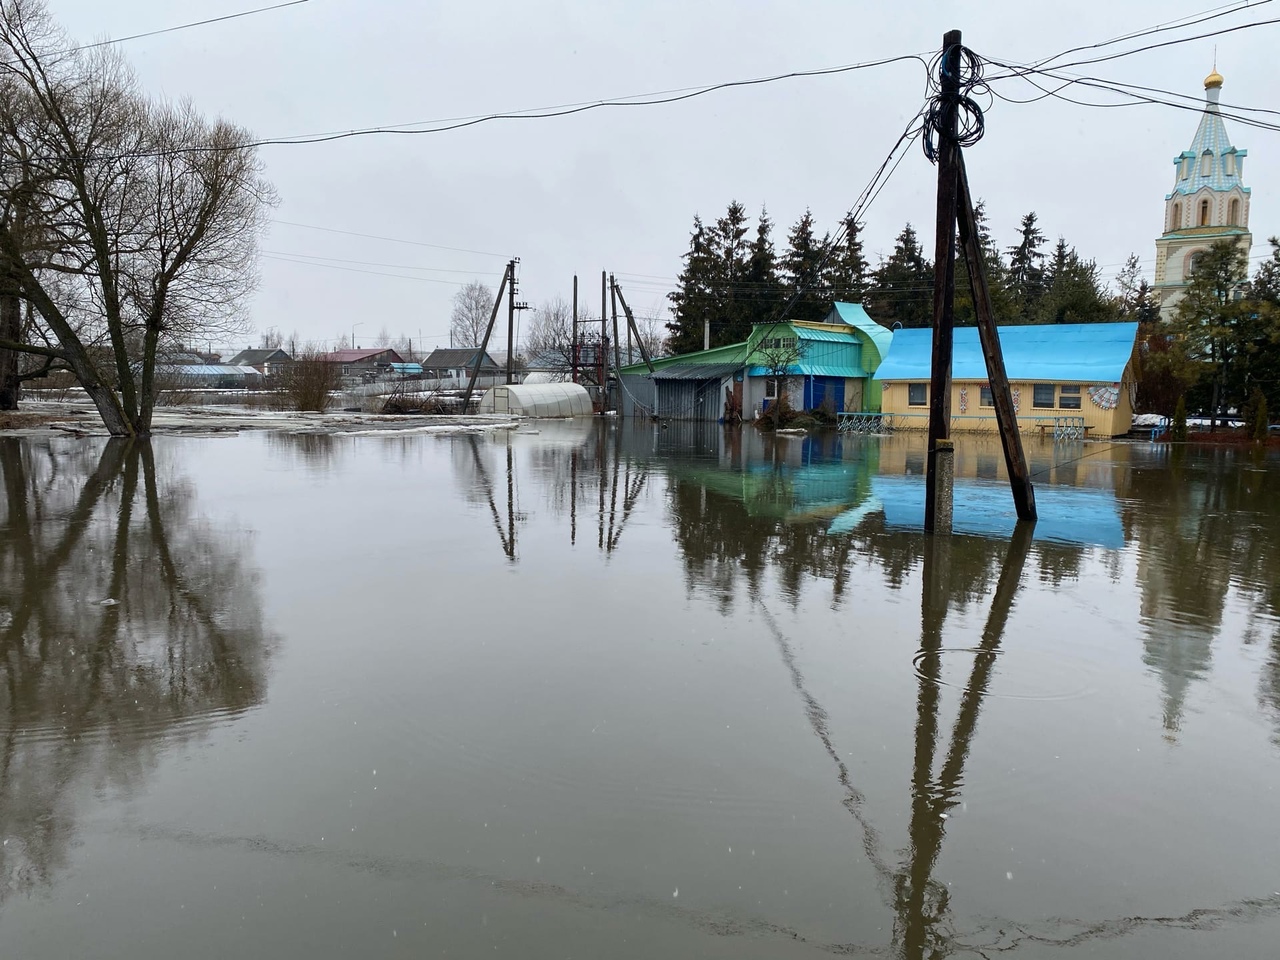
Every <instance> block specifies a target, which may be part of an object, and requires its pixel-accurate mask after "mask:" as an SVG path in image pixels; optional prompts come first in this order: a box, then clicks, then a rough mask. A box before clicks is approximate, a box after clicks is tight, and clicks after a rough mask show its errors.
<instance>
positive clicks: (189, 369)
mask: <svg viewBox="0 0 1280 960" xmlns="http://www.w3.org/2000/svg"><path fill="white" fill-rule="evenodd" d="M156 370H157V371H159V372H161V373H165V374H168V375H171V376H179V377H257V376H261V374H260V373H258V371H257V370H255V369H254V368H253V367H244V366H236V365H234V364H230V363H175V364H163V365H157V367H156Z"/></svg>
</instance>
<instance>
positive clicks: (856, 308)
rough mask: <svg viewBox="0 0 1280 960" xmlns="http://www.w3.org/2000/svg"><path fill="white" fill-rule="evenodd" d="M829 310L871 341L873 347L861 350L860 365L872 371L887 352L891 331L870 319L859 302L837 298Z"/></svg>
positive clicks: (891, 339) (891, 341)
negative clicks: (845, 301) (843, 301)
mask: <svg viewBox="0 0 1280 960" xmlns="http://www.w3.org/2000/svg"><path fill="white" fill-rule="evenodd" d="M831 310H832V312H833V313H834V314H835V315H836V317H837V318H838V319H839V320H840V322H841V323H847V324H849V326H851V327H853V328H854V329H855V330H858V331H859V332H861V333H862V334H864V335H865V336H866V338H867V339H868V340H870V341H871V345H872V347H873V349H872V350H864V351H863V352H862V365H863V366H864V367H866V368H867V369H868V370H870V371H871V372H872V373H874V372H875V370H876V368H877V367H879V366H880V364H881V363H883V362H884V358H885V356H886V355H887V354H888V353H889V346H890V345H891V344H892V343H893V331H892V330H889V329H887V328H885V327H882V326H880V324H878V323H876V322H875V321H874V320H872V319H871V315H870V314H869V313H867V311H866V308H865V307H863V306H862V304H860V303H841V302H840V301H838V300H837V301H836V302H835V303H833V304H832V305H831ZM828 316H830V314H828ZM872 354H874V356H873V355H872Z"/></svg>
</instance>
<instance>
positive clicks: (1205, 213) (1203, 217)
mask: <svg viewBox="0 0 1280 960" xmlns="http://www.w3.org/2000/svg"><path fill="white" fill-rule="evenodd" d="M1208 225H1209V201H1208V200H1201V201H1200V226H1202V227H1207V226H1208Z"/></svg>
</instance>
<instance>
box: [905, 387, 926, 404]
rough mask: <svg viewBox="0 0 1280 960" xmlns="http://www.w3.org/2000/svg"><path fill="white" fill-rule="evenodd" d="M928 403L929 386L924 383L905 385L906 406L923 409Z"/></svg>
mask: <svg viewBox="0 0 1280 960" xmlns="http://www.w3.org/2000/svg"><path fill="white" fill-rule="evenodd" d="M928 402H929V386H928V384H924V383H908V384H907V404H908V405H909V406H912V407H923V406H924V405H925V404H927V403H928Z"/></svg>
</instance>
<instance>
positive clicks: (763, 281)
mask: <svg viewBox="0 0 1280 960" xmlns="http://www.w3.org/2000/svg"><path fill="white" fill-rule="evenodd" d="M772 232H773V221H772V220H770V219H769V213H768V211H767V210H765V209H764V208H763V207H762V208H761V210H760V219H759V220H758V221H757V222H756V236H755V239H754V240H752V241H751V243H750V244H749V245H748V246H747V268H746V273H745V275H744V283H743V288H744V289H743V297H744V299H745V300H746V301H747V303H748V304H749V306H748V309H747V310H746V312H745V316H744V320H745V322H746V333H744V334H743V335H742V336H741V337H740V338H739V339H742V340H745V339H746V338H747V337H748V336H749V335H750V332H751V326H752V325H753V324H757V323H767V322H769V321H770V320H772V319H774V317H775V316H776V315H777V313H778V311H779V310H780V309H781V307H782V304H783V302H784V300H785V298H786V293H785V291H784V289H783V285H782V281H781V280H780V279H779V277H778V258H777V255H776V254H775V253H774V249H773V238H772Z"/></svg>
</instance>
